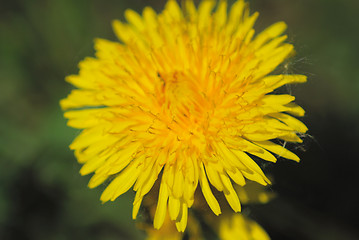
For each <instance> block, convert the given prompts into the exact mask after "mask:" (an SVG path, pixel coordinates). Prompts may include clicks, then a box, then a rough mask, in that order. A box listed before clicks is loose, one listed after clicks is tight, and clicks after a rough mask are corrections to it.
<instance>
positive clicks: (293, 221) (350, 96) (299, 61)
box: [0, 0, 359, 240]
mask: <svg viewBox="0 0 359 240" xmlns="http://www.w3.org/2000/svg"><path fill="white" fill-rule="evenodd" d="M232 2H233V1H232ZM164 3H165V1H164V0H161V1H160V0H158V1H145V0H131V1H120V0H117V1H115V0H107V1H99V0H90V1H89V0H76V1H74V0H32V1H26V0H13V1H10V0H7V1H6V0H3V1H1V5H0V110H1V111H0V112H1V113H0V239H143V238H144V234H143V233H141V232H140V231H138V230H136V228H135V222H134V221H132V220H131V208H132V198H133V193H128V194H125V195H123V196H122V197H120V198H119V199H118V200H116V201H115V202H114V203H107V204H104V205H102V204H101V203H100V201H99V197H100V194H101V191H102V190H103V189H104V186H101V187H99V188H97V189H94V190H90V189H88V188H87V182H88V180H89V178H90V176H86V177H81V176H80V175H79V173H78V171H79V169H80V165H79V164H78V163H77V162H76V160H75V158H74V156H73V153H72V152H71V151H70V150H69V148H68V145H69V144H70V143H71V141H72V139H73V138H74V137H76V136H77V135H78V133H79V132H78V131H76V130H73V129H70V128H68V127H66V121H65V119H64V118H63V116H62V111H61V109H60V108H59V104H58V102H59V100H60V99H61V98H64V97H65V96H66V95H67V94H68V93H69V92H70V90H71V86H70V85H69V84H67V83H65V81H64V77H65V76H67V75H69V74H75V73H77V71H78V69H77V64H78V62H79V61H80V60H82V59H83V58H84V57H85V56H93V54H94V51H93V39H94V38H97V37H100V38H106V39H110V40H115V37H114V34H113V33H112V29H111V25H110V23H111V20H113V19H123V12H124V10H125V9H127V8H132V9H135V10H137V11H141V9H143V7H144V6H146V5H151V6H152V7H154V8H155V9H157V10H160V9H161V8H162V6H163V5H164ZM250 4H251V10H252V12H254V10H256V11H259V12H260V17H259V20H258V21H257V24H256V29H258V30H262V29H264V28H265V26H268V25H270V24H271V23H273V22H276V21H280V20H283V21H285V22H286V23H287V24H288V26H289V29H288V31H287V33H288V34H289V42H291V43H293V44H294V45H295V47H296V50H297V55H296V56H295V57H294V58H293V59H291V60H290V61H289V62H288V64H287V65H286V67H282V68H281V69H280V70H281V71H284V72H288V73H301V74H306V75H307V76H308V77H309V81H308V83H307V84H304V85H298V86H294V87H293V86H292V87H290V88H288V90H287V91H289V92H291V93H293V94H294V95H295V96H296V97H297V100H296V101H297V103H299V104H300V105H301V106H303V107H304V108H305V109H306V112H307V114H306V116H305V117H304V118H303V119H302V120H303V121H304V122H305V123H306V124H307V126H308V127H309V129H310V130H309V135H308V136H306V137H305V141H304V143H303V144H302V145H300V146H289V148H290V149H291V150H293V151H295V152H296V153H297V154H298V155H299V156H300V157H301V159H302V161H301V163H299V164H296V163H293V162H290V161H286V160H283V159H280V160H279V161H278V163H277V164H276V165H275V166H272V165H263V168H264V169H265V171H266V172H270V173H271V174H272V175H273V176H274V178H275V184H274V185H273V186H272V187H271V190H272V191H274V192H277V193H278V197H277V199H276V200H274V201H272V202H271V203H269V204H267V205H265V206H252V207H250V208H248V209H246V210H245V211H246V213H247V214H249V215H250V216H251V217H252V218H254V219H256V220H257V221H258V222H259V223H260V224H261V225H262V226H263V227H264V228H265V229H266V230H267V231H268V233H269V235H270V236H271V237H272V238H273V239H319V240H320V239H323V240H324V239H325V240H330V239H359V232H358V229H356V227H357V226H359V221H358V217H357V216H358V215H359V207H358V200H357V199H358V192H359V191H358V183H359V181H358V177H357V176H358V173H357V171H358V169H359V161H358V160H359V158H358V151H357V149H358V145H359V140H358V139H359V126H358V123H359V94H358V92H359V68H358V67H357V65H358V63H359V44H358V43H359V31H358V29H359V17H358V15H357V13H358V12H359V3H358V1H355V0H352V1H349V0H347V1H345V0H342V1H339V0H298V1H288V0H252V1H250Z"/></svg>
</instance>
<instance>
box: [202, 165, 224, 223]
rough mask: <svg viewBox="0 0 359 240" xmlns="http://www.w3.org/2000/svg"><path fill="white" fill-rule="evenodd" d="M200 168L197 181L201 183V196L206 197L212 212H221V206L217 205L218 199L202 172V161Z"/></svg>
mask: <svg viewBox="0 0 359 240" xmlns="http://www.w3.org/2000/svg"><path fill="white" fill-rule="evenodd" d="M200 168H201V172H200V174H199V181H200V184H201V189H202V193H203V196H204V198H205V199H206V201H207V203H208V205H209V207H210V208H211V209H212V211H213V212H214V214H216V215H217V216H218V215H219V214H221V208H220V207H219V204H218V201H217V199H216V198H215V197H214V195H213V193H212V190H211V188H210V186H209V184H208V180H207V177H206V173H205V172H204V167H203V163H201V165H200Z"/></svg>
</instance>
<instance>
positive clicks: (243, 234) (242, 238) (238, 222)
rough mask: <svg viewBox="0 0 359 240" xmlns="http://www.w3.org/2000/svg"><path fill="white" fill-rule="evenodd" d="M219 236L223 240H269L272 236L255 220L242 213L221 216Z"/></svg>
mask: <svg viewBox="0 0 359 240" xmlns="http://www.w3.org/2000/svg"><path fill="white" fill-rule="evenodd" d="M219 238H220V239H221V240H232V239H238V240H269V239H270V237H269V236H268V234H267V233H266V232H265V231H264V230H263V228H262V227H261V226H259V225H258V223H256V222H255V221H253V220H250V219H249V218H247V217H245V216H243V215H242V214H238V213H237V214H232V215H230V216H226V217H220V220H219Z"/></svg>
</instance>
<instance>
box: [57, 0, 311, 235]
mask: <svg viewBox="0 0 359 240" xmlns="http://www.w3.org/2000/svg"><path fill="white" fill-rule="evenodd" d="M215 5H216V1H211V0H205V1H202V2H201V3H200V5H199V7H198V9H197V8H196V7H195V5H194V3H193V1H192V0H187V1H184V2H183V7H182V8H180V6H178V4H177V3H176V1H175V0H169V1H168V3H167V4H166V7H165V9H164V10H163V12H162V13H160V14H156V13H155V12H154V10H153V9H151V8H149V7H146V8H145V9H144V10H143V14H142V16H141V15H139V14H137V13H136V12H134V11H132V10H127V11H126V12H125V17H126V19H127V22H128V23H122V22H120V21H114V22H113V27H114V31H115V33H116V35H117V36H118V38H119V39H120V41H121V42H111V41H107V40H103V39H97V40H96V42H95V48H96V51H97V52H96V58H86V59H85V60H84V61H82V62H81V63H80V65H79V67H80V72H79V74H78V75H73V76H69V77H67V78H66V80H67V81H68V82H70V83H71V84H73V85H74V86H76V87H77V88H78V89H75V90H73V91H72V92H71V94H70V95H69V96H68V97H67V98H66V99H63V100H62V101H61V106H62V108H63V109H64V110H66V113H65V117H66V118H68V119H69V121H68V125H69V126H71V127H74V128H78V129H83V130H82V132H81V134H80V135H79V136H78V137H77V138H76V139H75V140H74V142H73V143H72V144H71V145H70V148H71V149H73V150H75V155H76V157H77V159H78V161H79V163H81V164H84V165H83V167H82V168H81V170H80V173H81V174H82V175H86V174H89V173H92V172H94V175H93V176H92V178H91V180H90V182H89V187H90V188H94V187H96V186H99V185H100V184H102V183H104V182H105V181H106V180H108V179H109V180H110V181H111V182H110V183H109V184H108V186H107V187H106V189H105V190H104V192H103V194H102V195H101V200H102V201H103V202H106V201H109V200H111V201H113V200H115V199H116V198H117V197H119V196H120V195H121V194H123V193H125V192H126V191H128V190H129V189H131V188H133V190H134V191H136V196H135V200H134V203H133V218H136V215H137V213H138V210H139V208H140V205H141V202H142V199H143V197H144V196H145V195H146V194H147V193H148V192H149V191H151V189H152V191H156V190H157V188H153V186H154V184H155V182H156V180H157V183H158V185H159V195H158V201H157V207H156V213H155V216H154V221H153V222H154V227H155V228H157V229H159V228H160V227H161V226H162V224H163V222H164V220H165V217H166V214H167V209H168V212H169V216H170V219H171V220H172V221H175V222H176V226H177V229H178V231H184V230H185V228H186V225H187V216H188V208H190V207H191V206H192V204H193V202H194V192H195V190H196V189H197V185H198V183H200V189H201V191H202V193H203V195H204V197H205V199H206V201H207V203H208V205H209V206H210V208H211V209H212V211H213V212H214V213H215V214H216V215H218V214H220V213H221V209H220V205H219V204H218V201H217V200H216V198H215V196H214V195H213V193H212V190H211V185H212V186H214V187H215V188H216V189H217V190H218V191H220V192H223V194H224V196H225V198H226V199H227V201H228V203H229V205H230V206H231V207H232V209H233V210H234V211H235V212H239V211H240V210H241V206H240V202H239V199H238V196H237V194H236V192H235V190H234V188H233V185H232V184H233V183H232V181H233V182H234V183H236V184H238V185H241V186H243V185H244V184H245V179H250V180H253V181H256V182H258V183H260V184H262V185H266V184H268V183H270V181H269V180H268V178H267V177H266V176H265V175H264V173H263V171H262V170H261V168H260V167H259V166H258V165H257V164H256V163H255V161H253V160H252V158H251V155H254V156H257V157H259V158H262V159H264V160H266V161H270V162H275V161H276V157H275V156H273V154H275V155H278V156H281V157H284V158H287V159H292V160H295V161H299V158H298V157H297V156H296V155H295V154H293V153H292V152H290V151H288V150H286V149H285V148H283V147H282V146H281V145H278V144H275V143H273V142H272V141H271V140H274V139H281V140H284V141H289V142H301V139H300V138H299V137H298V136H297V134H298V133H304V132H306V131H307V128H306V127H305V125H304V124H303V123H301V122H300V121H299V120H297V119H296V118H294V117H292V116H290V115H288V113H289V114H291V115H296V116H303V115H304V110H303V109H302V108H301V107H299V106H298V105H296V104H294V103H293V100H294V97H293V96H291V95H287V94H280V95H278V94H274V93H273V91H274V90H275V89H277V88H279V87H281V86H282V85H285V84H290V83H302V82H305V81H306V77H305V76H302V75H268V74H270V73H271V72H272V71H273V70H274V69H275V68H276V67H277V66H278V65H279V64H281V63H282V62H283V61H284V60H285V59H286V58H287V57H289V56H290V55H291V54H292V53H293V46H292V45H291V44H288V43H284V41H285V39H286V36H282V33H283V32H284V30H285V28H286V25H285V23H283V22H279V23H276V24H274V25H272V26H270V27H269V28H267V29H266V30H264V31H263V32H261V33H259V34H256V35H255V34H254V30H253V25H254V22H255V20H256V18H257V16H258V13H254V14H253V15H250V14H249V9H248V6H247V4H246V3H245V2H244V1H242V0H238V1H236V2H235V3H234V4H233V6H232V7H231V9H230V11H229V13H228V14H227V3H226V1H220V2H219V3H218V5H217V7H216V9H215V10H214V11H213V9H214V7H215Z"/></svg>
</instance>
